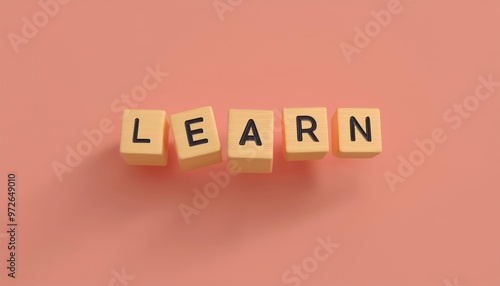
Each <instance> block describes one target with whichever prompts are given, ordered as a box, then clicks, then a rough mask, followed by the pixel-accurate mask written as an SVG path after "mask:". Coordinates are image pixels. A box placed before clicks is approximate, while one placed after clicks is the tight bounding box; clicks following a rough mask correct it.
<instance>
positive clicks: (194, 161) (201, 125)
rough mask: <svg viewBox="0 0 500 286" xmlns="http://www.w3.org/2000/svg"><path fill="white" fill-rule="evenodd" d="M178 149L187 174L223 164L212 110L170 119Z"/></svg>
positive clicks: (177, 115) (180, 115) (200, 109)
mask: <svg viewBox="0 0 500 286" xmlns="http://www.w3.org/2000/svg"><path fill="white" fill-rule="evenodd" d="M170 123H171V126H172V133H173V135H174V142H175V149H176V151H177V157H178V159H179V165H180V168H181V169H182V170H184V171H186V170H191V169H195V168H199V167H203V166H207V165H211V164H216V163H219V162H222V153H221V145H220V141H219V134H218V133H217V125H216V123H215V118H214V113H213V111H212V107H210V106H206V107H201V108H197V109H192V110H188V111H184V112H180V113H176V114H172V115H171V116H170Z"/></svg>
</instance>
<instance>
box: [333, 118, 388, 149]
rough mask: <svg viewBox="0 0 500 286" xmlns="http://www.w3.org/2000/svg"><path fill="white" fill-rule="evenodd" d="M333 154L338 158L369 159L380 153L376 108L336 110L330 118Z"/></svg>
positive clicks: (378, 120)
mask: <svg viewBox="0 0 500 286" xmlns="http://www.w3.org/2000/svg"><path fill="white" fill-rule="evenodd" d="M332 137H333V144H332V145H333V153H334V155H335V156H337V157H339V158H371V157H374V156H376V155H378V154H380V153H381V152H382V135H381V129H380V110H379V109H378V108H338V109H337V111H336V112H335V114H334V115H333V118H332Z"/></svg>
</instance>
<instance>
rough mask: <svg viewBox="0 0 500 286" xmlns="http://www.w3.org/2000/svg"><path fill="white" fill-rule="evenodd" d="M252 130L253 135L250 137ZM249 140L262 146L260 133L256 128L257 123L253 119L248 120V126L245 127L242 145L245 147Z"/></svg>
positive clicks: (241, 140)
mask: <svg viewBox="0 0 500 286" xmlns="http://www.w3.org/2000/svg"><path fill="white" fill-rule="evenodd" d="M250 130H251V131H252V134H253V135H249V134H250ZM248 140H251V141H255V144H257V146H261V145H262V141H261V140H260V136H259V131H257V126H255V122H254V121H253V119H250V120H248V122H247V126H245V131H243V134H242V135H241V139H240V145H242V146H243V145H245V143H246V142H247V141H248Z"/></svg>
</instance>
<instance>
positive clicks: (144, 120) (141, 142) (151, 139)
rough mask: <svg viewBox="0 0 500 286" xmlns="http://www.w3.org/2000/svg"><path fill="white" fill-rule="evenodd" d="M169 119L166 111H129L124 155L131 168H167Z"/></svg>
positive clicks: (122, 142)
mask: <svg viewBox="0 0 500 286" xmlns="http://www.w3.org/2000/svg"><path fill="white" fill-rule="evenodd" d="M167 146H168V119H167V114H166V112H165V111H163V110H143V109H125V110H123V115H122V130H121V135H120V154H121V156H122V157H123V159H125V162H127V163H128V164H130V165H149V166H165V165H167Z"/></svg>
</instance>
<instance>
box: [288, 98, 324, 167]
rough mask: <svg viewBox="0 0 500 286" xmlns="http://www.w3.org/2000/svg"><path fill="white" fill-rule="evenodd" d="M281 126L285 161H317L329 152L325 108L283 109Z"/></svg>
mask: <svg viewBox="0 0 500 286" xmlns="http://www.w3.org/2000/svg"><path fill="white" fill-rule="evenodd" d="M281 124H282V126H281V127H282V130H283V153H284V156H285V159H286V160H288V161H301V160H318V159H321V158H323V157H325V155H326V154H327V153H328V152H329V151H330V143H329V141H328V139H329V138H328V137H329V136H328V115H327V110H326V107H306V108H283V116H282V122H281Z"/></svg>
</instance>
